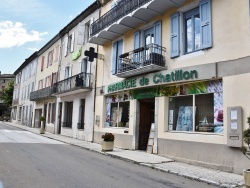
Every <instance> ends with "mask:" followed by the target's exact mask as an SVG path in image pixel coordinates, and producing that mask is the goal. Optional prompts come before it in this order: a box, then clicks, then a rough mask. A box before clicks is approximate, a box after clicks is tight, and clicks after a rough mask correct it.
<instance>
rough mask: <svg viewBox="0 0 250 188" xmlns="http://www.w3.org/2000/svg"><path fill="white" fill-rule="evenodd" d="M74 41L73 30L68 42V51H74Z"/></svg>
mask: <svg viewBox="0 0 250 188" xmlns="http://www.w3.org/2000/svg"><path fill="white" fill-rule="evenodd" d="M74 41H75V34H74V32H73V33H72V34H71V44H70V52H73V51H74Z"/></svg>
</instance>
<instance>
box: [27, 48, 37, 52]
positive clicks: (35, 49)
mask: <svg viewBox="0 0 250 188" xmlns="http://www.w3.org/2000/svg"><path fill="white" fill-rule="evenodd" d="M28 50H30V51H34V52H35V51H38V50H39V49H38V48H28Z"/></svg>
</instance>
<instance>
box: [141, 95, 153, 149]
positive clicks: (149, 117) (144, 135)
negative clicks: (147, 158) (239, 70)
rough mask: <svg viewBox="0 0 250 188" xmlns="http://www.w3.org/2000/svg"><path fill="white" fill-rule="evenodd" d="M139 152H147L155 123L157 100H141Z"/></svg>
mask: <svg viewBox="0 0 250 188" xmlns="http://www.w3.org/2000/svg"><path fill="white" fill-rule="evenodd" d="M139 101H140V123H139V147H138V149H139V150H144V151H146V149H147V144H148V137H149V133H150V128H151V123H154V114H155V99H154V98H152V99H140V100H139Z"/></svg>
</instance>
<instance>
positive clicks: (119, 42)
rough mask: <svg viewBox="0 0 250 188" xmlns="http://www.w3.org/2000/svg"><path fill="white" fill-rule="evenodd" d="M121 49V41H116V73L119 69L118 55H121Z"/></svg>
mask: <svg viewBox="0 0 250 188" xmlns="http://www.w3.org/2000/svg"><path fill="white" fill-rule="evenodd" d="M122 49H123V40H120V41H118V46H117V60H116V72H118V68H119V67H120V61H119V59H120V55H122Z"/></svg>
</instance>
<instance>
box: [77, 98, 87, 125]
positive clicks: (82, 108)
mask: <svg viewBox="0 0 250 188" xmlns="http://www.w3.org/2000/svg"><path fill="white" fill-rule="evenodd" d="M84 117H85V99H81V106H80V109H79V123H78V126H77V127H78V129H84V124H85V121H84V120H85V118H84Z"/></svg>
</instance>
